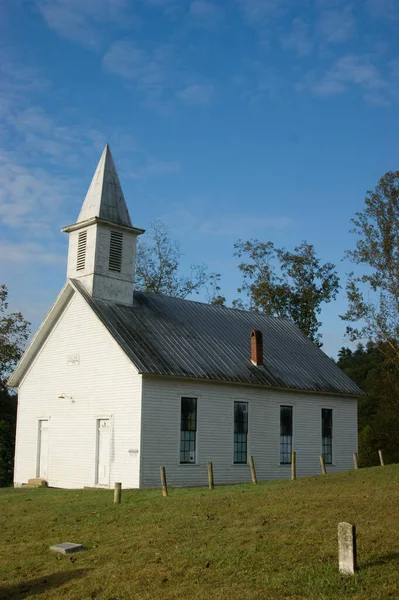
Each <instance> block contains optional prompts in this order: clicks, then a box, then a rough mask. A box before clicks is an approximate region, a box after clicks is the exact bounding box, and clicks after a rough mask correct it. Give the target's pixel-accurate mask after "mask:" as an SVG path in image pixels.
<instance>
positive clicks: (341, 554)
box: [338, 523, 357, 575]
mask: <svg viewBox="0 0 399 600" xmlns="http://www.w3.org/2000/svg"><path fill="white" fill-rule="evenodd" d="M356 559H357V557H356V527H355V525H351V523H338V561H339V572H340V573H343V574H344V575H354V574H355V571H356V568H357V564H356Z"/></svg>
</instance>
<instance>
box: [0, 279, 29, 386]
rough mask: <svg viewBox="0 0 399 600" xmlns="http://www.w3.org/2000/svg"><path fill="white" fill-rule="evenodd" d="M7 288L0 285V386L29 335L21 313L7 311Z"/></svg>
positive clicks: (15, 361)
mask: <svg viewBox="0 0 399 600" xmlns="http://www.w3.org/2000/svg"><path fill="white" fill-rule="evenodd" d="M7 297H8V290H7V287H6V286H5V285H4V284H1V285H0V387H2V388H3V389H4V388H5V386H6V380H7V376H8V375H9V374H10V373H11V371H12V370H13V369H14V367H15V366H16V364H17V362H18V361H19V359H20V358H21V356H22V353H23V351H24V347H25V343H26V340H27V339H28V337H29V326H30V323H28V321H26V320H25V319H24V318H23V316H22V314H21V313H19V312H18V313H8V312H7V310H8V302H7Z"/></svg>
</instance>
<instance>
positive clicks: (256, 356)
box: [251, 329, 263, 366]
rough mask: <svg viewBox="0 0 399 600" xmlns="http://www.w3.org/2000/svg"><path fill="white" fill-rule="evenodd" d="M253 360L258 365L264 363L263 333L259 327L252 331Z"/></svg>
mask: <svg viewBox="0 0 399 600" xmlns="http://www.w3.org/2000/svg"><path fill="white" fill-rule="evenodd" d="M251 360H252V363H253V364H254V365H256V366H260V365H263V335H262V332H261V331H259V329H252V331H251Z"/></svg>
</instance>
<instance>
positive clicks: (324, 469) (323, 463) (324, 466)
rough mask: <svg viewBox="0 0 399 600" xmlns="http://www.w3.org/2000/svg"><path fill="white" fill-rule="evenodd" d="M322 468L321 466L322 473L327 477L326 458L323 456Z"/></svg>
mask: <svg viewBox="0 0 399 600" xmlns="http://www.w3.org/2000/svg"><path fill="white" fill-rule="evenodd" d="M320 466H321V472H322V474H323V475H327V471H326V463H325V462H324V456H323V455H321V456H320Z"/></svg>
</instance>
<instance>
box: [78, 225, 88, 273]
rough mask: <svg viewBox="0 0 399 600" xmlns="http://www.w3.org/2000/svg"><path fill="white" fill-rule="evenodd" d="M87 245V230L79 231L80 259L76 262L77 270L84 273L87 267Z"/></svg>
mask: <svg viewBox="0 0 399 600" xmlns="http://www.w3.org/2000/svg"><path fill="white" fill-rule="evenodd" d="M86 243H87V230H85V231H79V237H78V257H77V261H76V270H77V271H83V269H84V268H85V266H86Z"/></svg>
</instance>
